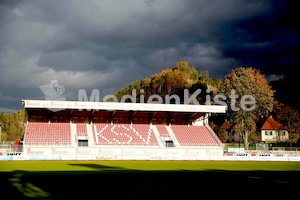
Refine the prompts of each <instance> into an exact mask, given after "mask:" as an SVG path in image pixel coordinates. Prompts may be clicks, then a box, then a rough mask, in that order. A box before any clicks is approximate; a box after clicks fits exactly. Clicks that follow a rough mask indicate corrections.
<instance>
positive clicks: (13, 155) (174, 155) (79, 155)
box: [0, 147, 300, 162]
mask: <svg viewBox="0 0 300 200" xmlns="http://www.w3.org/2000/svg"><path fill="white" fill-rule="evenodd" d="M0 160H1V161H5V160H195V161H197V160H211V161H216V160H219V161H298V162H299V161H300V154H298V153H285V154H274V153H223V152H222V149H221V148H211V147H207V148H204V147H203V148H176V149H171V148H166V149H161V148H155V147H153V148H149V147H103V148H78V147H74V148H73V147H68V148H53V147H52V148H44V147H31V148H28V149H27V150H26V149H24V152H4V153H0Z"/></svg>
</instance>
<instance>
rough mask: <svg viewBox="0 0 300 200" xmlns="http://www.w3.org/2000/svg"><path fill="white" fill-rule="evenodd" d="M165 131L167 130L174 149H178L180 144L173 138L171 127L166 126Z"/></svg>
mask: <svg viewBox="0 0 300 200" xmlns="http://www.w3.org/2000/svg"><path fill="white" fill-rule="evenodd" d="M166 129H167V130H168V133H169V135H170V137H171V138H172V141H173V143H174V145H175V147H180V144H179V142H178V140H177V138H176V137H175V135H174V133H173V130H172V129H171V127H170V126H166Z"/></svg>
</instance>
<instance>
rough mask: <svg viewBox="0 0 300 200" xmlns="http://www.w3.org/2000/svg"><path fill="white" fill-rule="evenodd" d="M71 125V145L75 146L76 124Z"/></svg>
mask: <svg viewBox="0 0 300 200" xmlns="http://www.w3.org/2000/svg"><path fill="white" fill-rule="evenodd" d="M70 126H71V146H72V147H76V146H77V141H76V133H77V130H76V124H72V123H71V124H70Z"/></svg>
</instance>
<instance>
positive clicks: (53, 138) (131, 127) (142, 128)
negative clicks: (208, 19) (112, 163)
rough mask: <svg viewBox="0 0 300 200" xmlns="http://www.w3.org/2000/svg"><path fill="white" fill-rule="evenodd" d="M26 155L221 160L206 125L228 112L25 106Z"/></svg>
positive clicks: (40, 103)
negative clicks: (217, 115) (212, 114)
mask: <svg viewBox="0 0 300 200" xmlns="http://www.w3.org/2000/svg"><path fill="white" fill-rule="evenodd" d="M22 105H23V106H24V108H25V113H26V129H25V134H24V138H23V140H22V143H23V154H25V155H30V156H32V157H35V158H37V159H43V158H51V159H61V158H63V159H117V160H153V159H168V160H183V159H194V160H197V159H205V158H206V157H209V156H223V153H224V151H223V148H224V147H223V144H222V142H221V141H220V139H219V138H218V136H217V135H216V134H215V133H214V131H213V130H212V129H211V127H210V126H209V123H208V116H209V115H210V114H211V113H216V114H218V113H225V112H226V106H219V105H188V104H155V103H151V104H150V103H145V104H142V103H121V102H85V101H82V102H81V101H50V100H22Z"/></svg>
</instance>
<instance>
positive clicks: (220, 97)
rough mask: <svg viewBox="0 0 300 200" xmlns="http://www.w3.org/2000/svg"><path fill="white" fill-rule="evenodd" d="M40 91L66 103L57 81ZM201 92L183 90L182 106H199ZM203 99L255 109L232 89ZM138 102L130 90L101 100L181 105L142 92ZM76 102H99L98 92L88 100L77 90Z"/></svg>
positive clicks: (173, 97) (252, 100)
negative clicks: (146, 96) (129, 92)
mask: <svg viewBox="0 0 300 200" xmlns="http://www.w3.org/2000/svg"><path fill="white" fill-rule="evenodd" d="M40 89H41V90H42V92H43V93H44V95H45V100H51V101H66V98H65V97H64V96H63V95H62V94H63V93H64V92H65V88H64V86H61V85H59V84H58V81H57V80H52V81H51V83H50V84H48V85H43V86H40ZM201 92H202V90H201V89H197V90H196V91H194V93H192V94H191V93H190V91H189V90H188V89H184V97H183V98H184V102H183V103H184V104H193V105H200V103H199V101H198V100H197V96H199V95H200V93H201ZM205 92H206V98H205V103H204V104H205V105H222V106H226V107H228V105H227V103H226V100H227V99H229V100H230V108H231V110H232V111H239V110H240V109H242V110H244V111H252V110H254V109H255V103H256V100H255V98H254V97H253V96H252V95H243V96H241V97H239V96H238V95H237V94H236V92H235V90H234V89H232V90H231V92H230V95H229V96H225V95H224V94H217V95H215V96H214V97H213V99H212V98H211V96H210V95H209V93H210V91H209V90H208V89H207V90H206V91H205ZM139 97H140V98H139V102H137V92H136V89H132V93H131V95H130V94H126V95H124V96H122V98H121V99H120V100H118V98H117V97H116V96H115V95H106V96H104V98H103V99H102V101H103V102H121V103H125V102H127V100H130V102H132V103H156V104H164V103H165V104H170V103H171V100H174V102H175V103H174V104H181V101H180V97H179V96H178V95H176V94H172V95H165V97H164V99H165V100H163V98H162V97H161V96H160V95H158V94H152V95H150V96H149V97H148V98H147V100H146V99H145V96H144V90H143V89H141V90H140V91H139ZM238 100H239V101H238ZM78 101H80V102H82V101H85V102H99V101H100V91H99V90H98V89H93V90H92V93H91V96H90V98H89V99H88V95H87V93H86V90H85V89H79V90H78ZM48 109H49V110H52V111H54V112H55V111H59V110H63V108H48Z"/></svg>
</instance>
